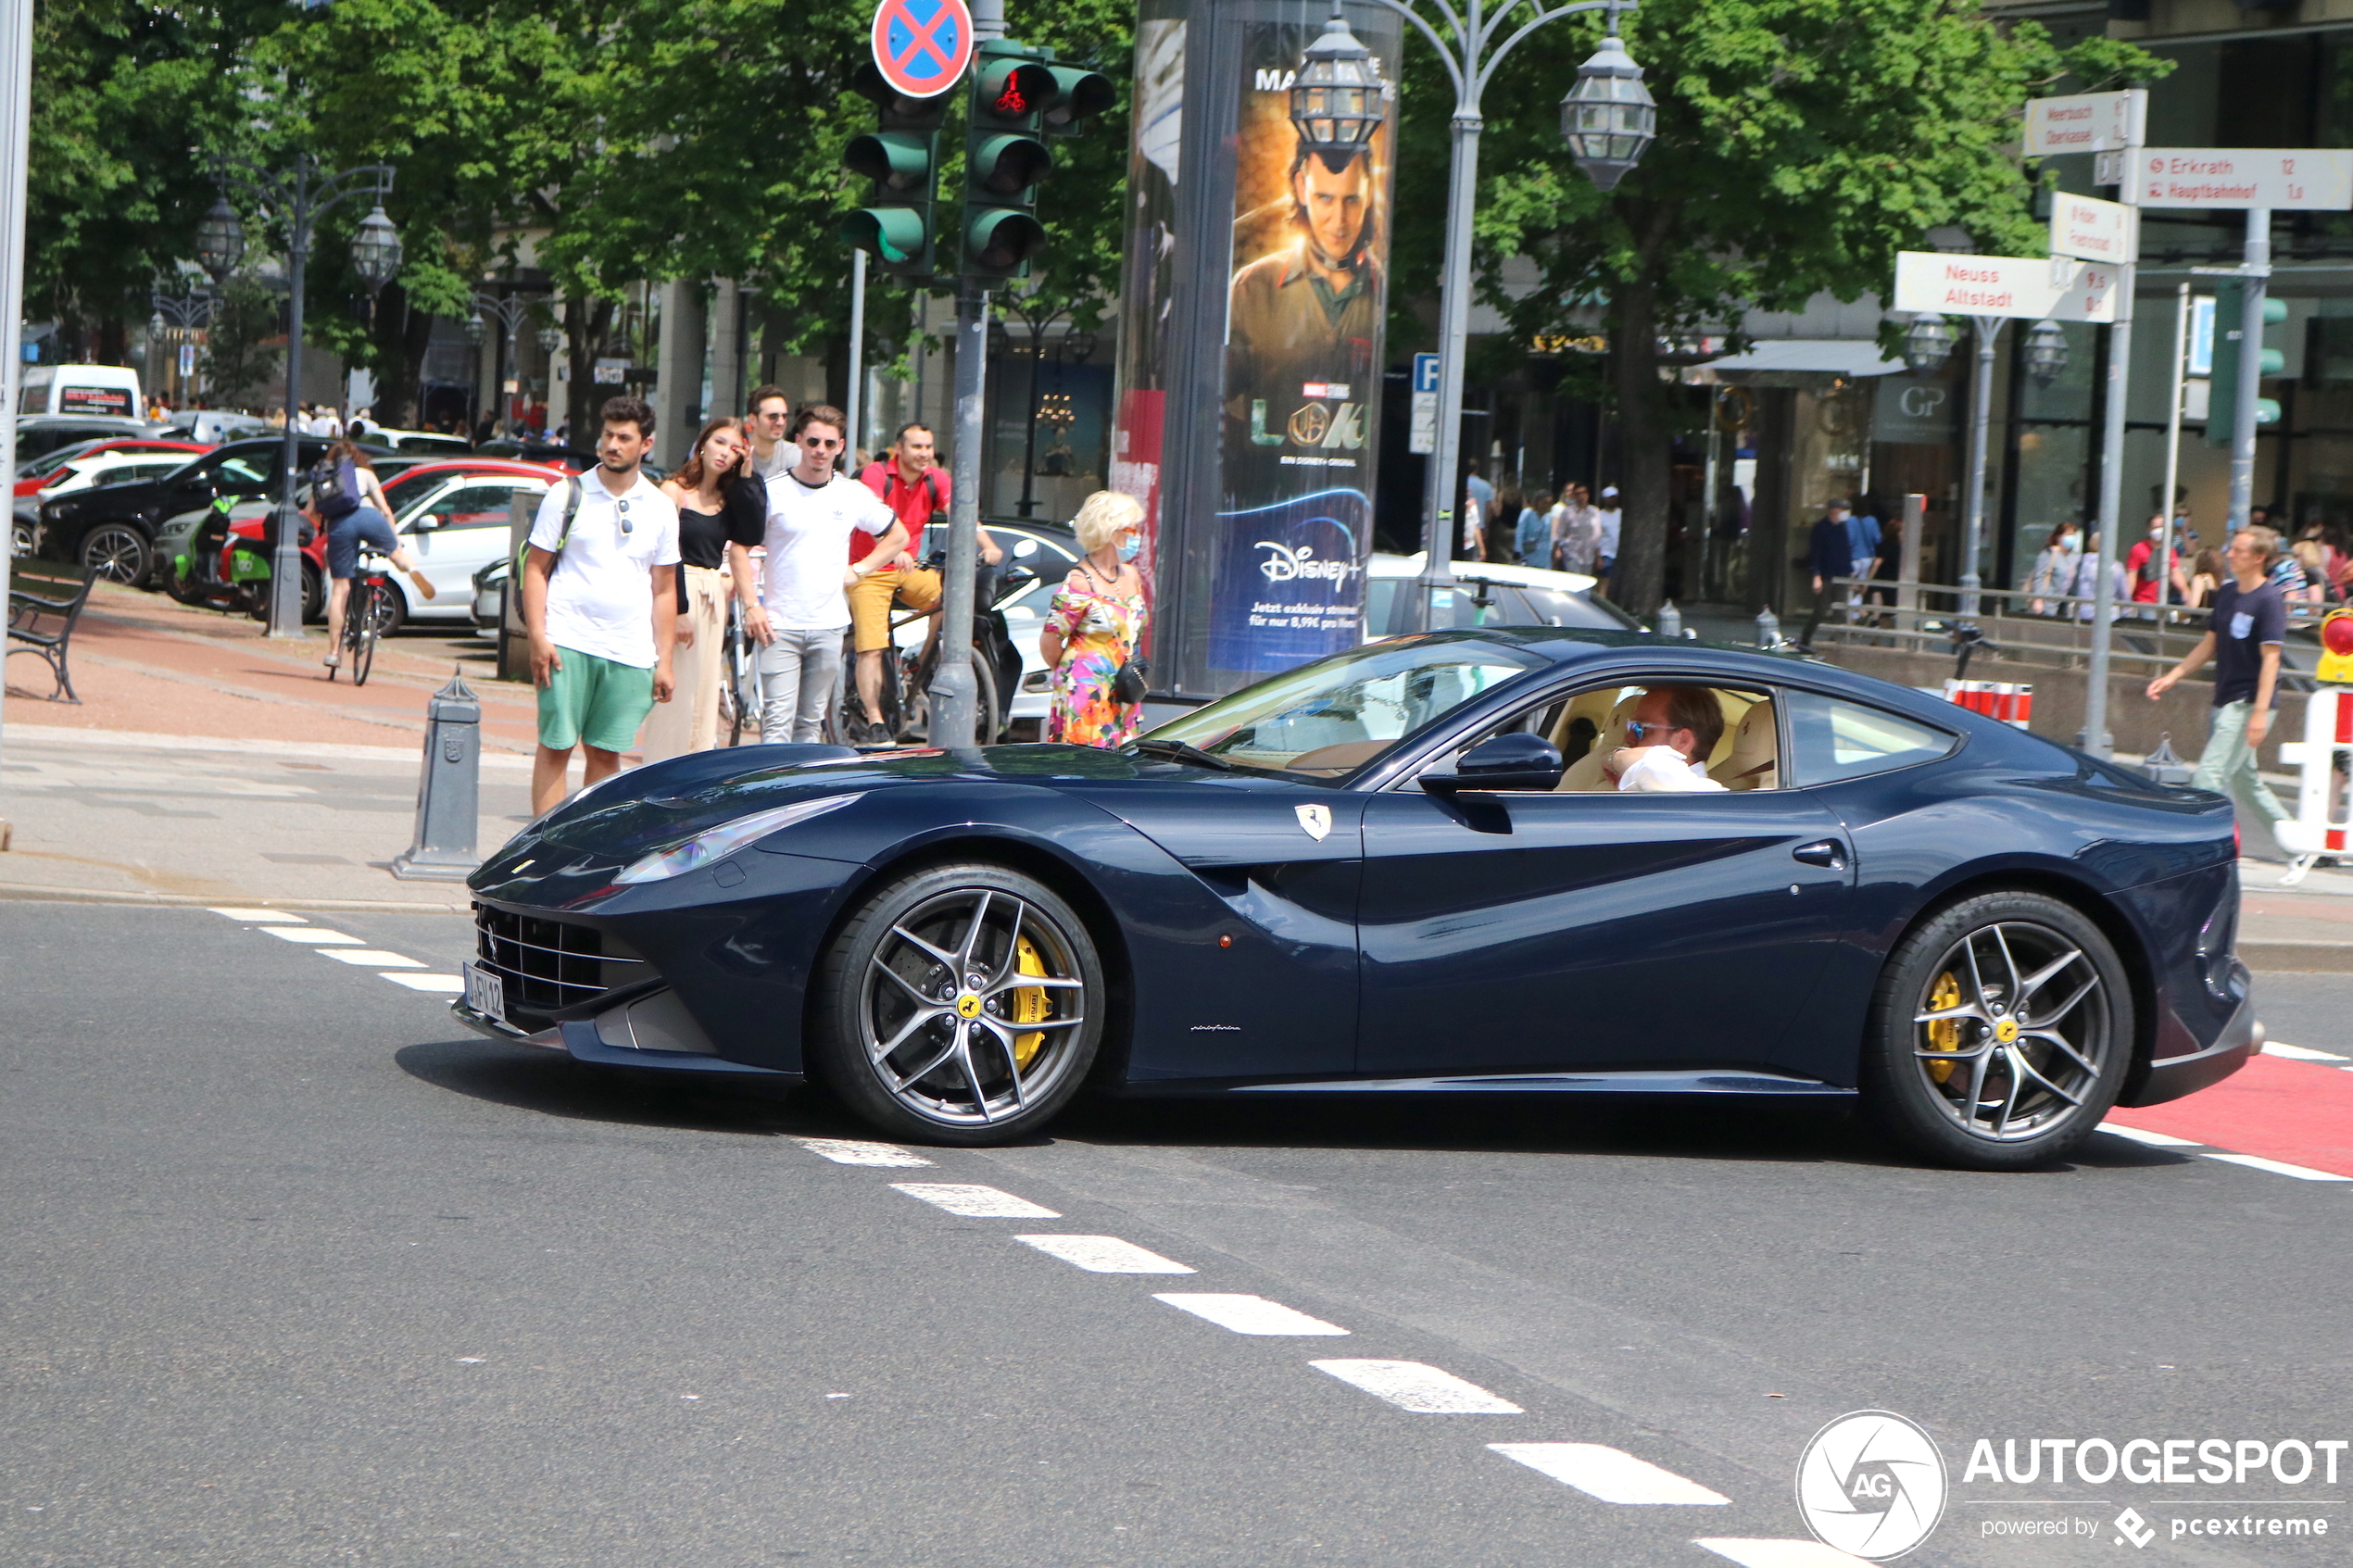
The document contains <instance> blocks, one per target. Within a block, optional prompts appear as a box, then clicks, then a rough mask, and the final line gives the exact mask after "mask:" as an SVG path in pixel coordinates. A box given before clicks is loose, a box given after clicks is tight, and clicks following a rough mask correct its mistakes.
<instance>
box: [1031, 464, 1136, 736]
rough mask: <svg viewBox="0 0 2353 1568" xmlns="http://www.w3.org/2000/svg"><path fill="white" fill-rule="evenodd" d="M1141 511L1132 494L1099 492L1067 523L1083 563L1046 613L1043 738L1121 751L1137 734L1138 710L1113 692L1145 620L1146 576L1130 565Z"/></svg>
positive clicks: (1042, 648) (1133, 652) (1040, 651)
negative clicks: (1048, 684) (1049, 675)
mask: <svg viewBox="0 0 2353 1568" xmlns="http://www.w3.org/2000/svg"><path fill="white" fill-rule="evenodd" d="M1143 527H1144V508H1143V506H1142V504H1141V503H1139V501H1137V499H1136V498H1135V497H1134V496H1132V495H1121V494H1119V493H1118V492H1117V491H1115V490H1098V491H1096V492H1095V493H1094V494H1093V495H1089V496H1088V497H1087V500H1086V504H1085V505H1083V506H1081V507H1080V508H1078V515H1077V516H1076V518H1074V519H1072V520H1071V528H1072V529H1073V530H1074V531H1075V532H1076V533H1077V535H1078V547H1079V548H1080V549H1082V550H1084V551H1086V552H1087V554H1086V557H1085V558H1083V559H1082V560H1080V561H1079V563H1078V564H1077V565H1076V566H1075V567H1073V568H1072V569H1071V573H1070V576H1069V577H1067V578H1066V579H1064V580H1063V585H1062V591H1061V592H1060V593H1058V594H1056V595H1055V596H1054V600H1053V604H1052V606H1051V608H1049V609H1048V610H1047V612H1046V631H1045V634H1044V635H1043V636H1041V637H1040V638H1039V639H1038V656H1039V657H1040V658H1042V659H1045V661H1046V665H1047V667H1048V668H1049V669H1051V671H1053V682H1054V685H1053V691H1054V706H1053V711H1052V712H1051V714H1049V715H1048V717H1047V720H1046V738H1047V739H1048V740H1050V741H1061V742H1063V743H1064V744H1065V745H1069V746H1125V745H1126V744H1127V743H1128V742H1129V741H1131V740H1134V739H1135V738H1136V735H1137V733H1138V731H1139V730H1140V729H1141V728H1142V720H1143V712H1144V709H1143V704H1141V703H1123V702H1121V701H1120V700H1119V698H1118V697H1117V696H1115V695H1114V692H1113V689H1112V688H1113V685H1114V683H1115V682H1116V681H1117V679H1118V677H1119V668H1120V666H1121V665H1123V664H1125V663H1126V662H1127V661H1128V660H1129V659H1133V658H1135V657H1136V648H1137V646H1138V645H1139V644H1140V643H1141V642H1142V641H1143V636H1144V622H1145V621H1146V620H1147V619H1149V616H1150V610H1149V609H1148V608H1147V607H1146V604H1145V599H1144V576H1143V573H1142V572H1141V571H1138V570H1137V568H1136V567H1135V566H1134V565H1133V564H1132V563H1133V562H1134V560H1135V558H1136V557H1137V554H1138V553H1139V551H1140V550H1141V549H1142V547H1143V539H1144V535H1143Z"/></svg>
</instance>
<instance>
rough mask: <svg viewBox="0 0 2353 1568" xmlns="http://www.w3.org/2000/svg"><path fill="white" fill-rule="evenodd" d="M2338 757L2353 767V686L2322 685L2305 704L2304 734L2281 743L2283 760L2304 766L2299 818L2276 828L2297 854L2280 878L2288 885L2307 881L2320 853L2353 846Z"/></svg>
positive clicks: (2285, 846)
mask: <svg viewBox="0 0 2353 1568" xmlns="http://www.w3.org/2000/svg"><path fill="white" fill-rule="evenodd" d="M2339 758H2343V759H2345V762H2344V764H2343V765H2344V766H2347V767H2353V686H2322V687H2321V688H2320V689H2319V690H2317V691H2315V692H2314V693H2313V694H2312V696H2311V700H2310V701H2309V702H2308V703H2306V704H2305V707H2304V738H2303V739H2302V740H2300V741H2294V740H2291V741H2282V742H2281V743H2280V760H2281V761H2282V762H2284V763H2289V764H2291V765H2293V766H2295V767H2297V768H2299V769H2301V770H2302V771H2303V779H2302V782H2301V783H2300V784H2298V786H2297V788H2296V820H2295V821H2294V822H2282V823H2280V824H2279V826H2278V827H2277V828H2275V829H2273V830H2272V833H2273V836H2275V837H2277V838H2278V839H2279V841H2280V847H2281V848H2283V849H2284V850H2286V851H2287V852H2288V853H2289V854H2291V855H2293V856H2295V857H2296V860H2295V863H2294V864H2293V865H2291V866H2290V867H2289V868H2288V872H2287V875H2285V876H2284V877H2282V878H2281V879H2280V885H2281V886H2283V887H2293V886H2294V885H2296V884H2297V883H2299V882H2302V881H2303V880H2304V873H2305V872H2309V871H2310V870H2311V869H2312V862H2313V861H2314V860H2316V859H2319V858H2320V857H2321V856H2322V855H2342V854H2347V853H2349V852H2353V848H2348V846H2353V822H2348V821H2347V816H2348V807H2347V798H2346V796H2347V791H2346V789H2345V787H2344V786H2343V785H2342V784H2338V783H2337V777H2338V772H2337V770H2338V768H2339V766H2340V763H2339V762H2338V759H2339Z"/></svg>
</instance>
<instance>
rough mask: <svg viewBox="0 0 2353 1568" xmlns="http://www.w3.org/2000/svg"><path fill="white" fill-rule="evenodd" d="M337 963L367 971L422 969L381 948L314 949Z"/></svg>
mask: <svg viewBox="0 0 2353 1568" xmlns="http://www.w3.org/2000/svg"><path fill="white" fill-rule="evenodd" d="M316 950H317V951H318V952H319V953H321V954H322V955H324V956H325V957H327V958H331V959H333V960H335V961H336V962H338V963H348V964H359V965H362V966H364V967H366V968H369V969H422V968H424V967H425V966H424V965H422V964H421V963H419V962H418V961H417V960H414V959H411V958H406V957H403V956H402V955H401V954H398V953H387V952H385V951H384V949H383V948H381V947H321V948H318V949H316Z"/></svg>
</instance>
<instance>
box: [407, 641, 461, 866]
mask: <svg viewBox="0 0 2353 1568" xmlns="http://www.w3.org/2000/svg"><path fill="white" fill-rule="evenodd" d="M481 800H482V702H481V700H480V699H479V698H477V697H476V696H474V694H473V688H472V687H471V686H469V685H467V684H466V677H465V675H464V673H463V672H462V671H460V672H459V673H458V674H454V675H452V676H450V677H449V684H447V685H446V686H444V687H442V688H441V689H440V690H439V691H437V692H435V693H434V694H433V702H432V705H431V707H430V708H429V709H427V711H426V717H425V759H424V769H423V771H422V773H420V774H419V775H418V779H417V834H416V841H415V842H414V843H412V844H410V845H409V847H408V848H406V849H404V850H402V851H401V852H400V853H399V854H397V855H396V856H394V857H393V859H392V874H393V875H395V876H396V877H399V878H401V879H402V880H403V881H406V882H463V881H465V880H466V876H467V873H469V872H472V870H473V869H474V868H475V867H476V866H478V865H480V864H481V863H482V857H480V856H479V855H476V854H475V853H474V824H475V821H476V819H477V817H478V816H479V815H480V811H481Z"/></svg>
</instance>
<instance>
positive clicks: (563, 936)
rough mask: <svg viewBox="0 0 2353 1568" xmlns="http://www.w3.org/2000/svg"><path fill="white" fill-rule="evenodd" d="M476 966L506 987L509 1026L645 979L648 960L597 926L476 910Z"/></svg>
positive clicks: (484, 908) (486, 907) (479, 906)
mask: <svg viewBox="0 0 2353 1568" xmlns="http://www.w3.org/2000/svg"><path fill="white" fill-rule="evenodd" d="M474 961H475V963H476V964H477V965H478V966H479V967H481V968H483V969H486V970H489V971H491V972H494V973H496V974H497V976H498V977H499V979H500V980H501V982H503V983H504V985H505V986H506V997H507V1012H508V1014H509V1017H508V1020H507V1022H523V1020H522V1019H519V1018H517V1017H516V1016H515V1015H516V1014H535V1015H538V1016H539V1017H541V1018H544V1017H545V1016H546V1015H547V1014H548V1013H551V1012H554V1011H555V1010H558V1009H559V1008H568V1007H576V1006H578V1005H579V1004H580V1003H582V1002H586V1001H593V1000H594V999H596V998H597V997H599V996H601V995H603V994H604V993H605V992H607V991H610V990H612V989H613V988H614V987H615V986H619V985H630V984H632V983H633V982H635V981H637V980H640V979H643V978H644V977H645V976H646V974H647V973H648V969H647V966H646V960H643V959H641V958H639V957H638V956H637V955H636V954H635V953H633V952H631V951H630V950H629V948H628V947H627V946H626V945H625V944H623V942H621V941H620V940H618V939H617V938H615V937H612V936H609V935H606V934H605V933H603V932H601V931H598V929H597V928H596V927H594V926H587V925H575V924H573V922H570V921H560V920H549V919H547V917H546V916H544V915H522V914H516V913H514V912H513V911H511V910H508V909H494V908H492V907H491V906H489V905H487V904H476V905H475V906H474Z"/></svg>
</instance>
